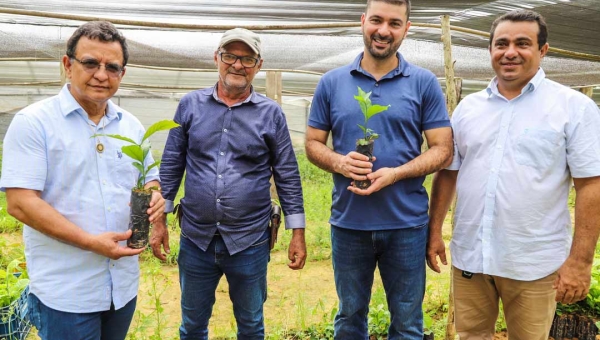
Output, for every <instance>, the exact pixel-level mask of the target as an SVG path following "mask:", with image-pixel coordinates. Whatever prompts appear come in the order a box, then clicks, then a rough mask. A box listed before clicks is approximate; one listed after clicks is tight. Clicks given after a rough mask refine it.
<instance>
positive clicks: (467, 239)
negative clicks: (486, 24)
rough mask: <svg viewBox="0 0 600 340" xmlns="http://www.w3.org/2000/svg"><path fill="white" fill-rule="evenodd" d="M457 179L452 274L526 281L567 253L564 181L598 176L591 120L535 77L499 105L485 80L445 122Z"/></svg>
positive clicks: (580, 101)
mask: <svg viewBox="0 0 600 340" xmlns="http://www.w3.org/2000/svg"><path fill="white" fill-rule="evenodd" d="M452 126H453V129H454V139H455V154H454V160H453V163H452V165H451V166H450V167H449V168H448V169H450V170H459V173H458V181H457V195H458V202H457V206H456V213H455V227H454V232H453V236H452V241H451V244H450V247H451V250H452V262H453V265H454V266H456V267H457V268H459V269H462V270H466V271H470V272H474V273H485V274H489V275H496V276H501V277H507V278H511V279H516V280H523V281H531V280H536V279H539V278H542V277H545V276H547V275H549V274H551V273H553V272H554V271H556V270H557V269H558V268H559V267H560V266H561V265H562V263H563V262H564V261H565V260H566V258H567V256H568V254H569V250H570V246H571V237H572V236H571V218H570V215H569V210H568V207H567V199H568V195H569V189H570V184H571V177H575V178H585V177H593V176H600V110H599V109H598V107H597V106H596V104H595V103H594V102H593V101H592V100H591V99H589V98H588V97H586V96H585V95H583V94H581V93H579V92H577V91H574V90H572V89H569V88H567V87H565V86H562V85H560V84H557V83H555V82H553V81H551V80H548V79H546V78H545V74H544V71H543V70H542V69H539V71H538V72H537V74H536V76H535V77H534V78H533V79H532V80H531V81H530V82H529V83H528V84H527V85H526V86H525V87H524V88H523V90H522V91H521V94H520V95H519V96H518V97H516V98H514V99H512V100H507V99H506V98H504V97H503V96H502V95H501V94H500V93H499V92H498V88H497V80H496V79H494V80H492V81H491V83H490V84H489V86H488V88H487V89H485V90H483V91H481V92H478V93H475V94H472V95H470V96H467V97H466V98H465V99H464V100H463V101H462V102H461V103H460V105H459V106H458V107H457V108H456V110H455V112H454V115H453V117H452Z"/></svg>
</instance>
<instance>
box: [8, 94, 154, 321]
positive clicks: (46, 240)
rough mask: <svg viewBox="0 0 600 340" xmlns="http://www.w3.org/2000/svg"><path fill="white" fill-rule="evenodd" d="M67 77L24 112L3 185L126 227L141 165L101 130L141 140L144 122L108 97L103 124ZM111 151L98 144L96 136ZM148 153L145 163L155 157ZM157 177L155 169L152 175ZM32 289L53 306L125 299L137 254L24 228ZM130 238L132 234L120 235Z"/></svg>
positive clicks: (107, 228)
mask: <svg viewBox="0 0 600 340" xmlns="http://www.w3.org/2000/svg"><path fill="white" fill-rule="evenodd" d="M67 86H68V85H65V86H64V87H63V88H62V90H61V91H60V93H59V94H58V95H57V96H54V97H51V98H48V99H45V100H42V101H40V102H37V103H35V104H33V105H30V106H28V107H26V108H25V109H23V110H22V111H20V112H19V113H17V114H16V115H15V117H14V119H13V121H12V122H11V124H10V126H9V128H8V131H7V133H6V136H5V138H4V150H3V151H4V152H3V160H2V178H1V179H0V187H1V188H2V190H3V191H4V190H5V189H6V188H24V189H30V190H36V191H40V192H41V198H42V199H43V200H44V201H46V202H47V203H48V204H50V205H51V206H52V207H53V208H54V209H56V210H57V211H58V212H59V213H60V214H62V215H63V216H64V217H65V218H67V219H68V220H69V221H71V222H72V223H74V224H75V225H77V226H79V227H80V228H82V229H84V230H85V231H87V232H88V233H91V234H100V233H105V232H125V231H127V227H128V221H129V209H130V208H129V199H130V195H131V188H132V187H133V186H135V184H136V181H137V178H138V176H139V172H138V171H137V170H136V169H135V168H134V167H133V166H132V165H131V163H132V159H131V158H129V157H128V156H127V155H124V154H123V153H122V152H121V146H122V145H124V144H126V143H125V142H122V141H120V140H116V139H111V138H106V137H99V138H98V139H94V138H90V136H92V134H94V133H96V132H97V133H107V134H120V135H124V136H128V137H130V138H132V139H134V140H138V141H140V140H141V139H142V136H143V135H144V127H143V126H142V124H141V123H140V122H139V120H137V119H136V118H135V117H134V116H133V115H132V114H130V113H129V112H127V111H125V110H123V109H121V108H120V107H118V106H117V105H115V104H113V103H112V102H110V101H109V102H108V108H107V112H106V116H105V117H103V118H102V120H101V121H100V122H99V123H98V124H97V125H96V124H94V123H93V122H92V121H91V120H89V119H88V116H87V113H85V111H84V110H83V108H82V107H81V106H80V105H79V104H78V103H77V101H76V100H75V98H73V96H72V95H71V93H70V92H69V90H68V87H67ZM97 142H100V143H102V144H104V147H105V149H104V152H103V153H98V152H96V143H97ZM152 163H153V160H152V159H151V157H150V156H149V157H148V158H147V159H146V164H147V165H149V164H152ZM156 179H158V172H157V171H156V169H153V170H151V171H150V173H149V175H148V177H147V181H151V180H156ZM23 239H24V242H25V256H26V259H27V270H28V273H29V276H30V278H31V283H30V291H31V292H32V293H33V294H35V295H36V296H37V297H38V298H39V299H40V300H41V301H42V302H43V303H44V304H45V305H47V306H48V307H50V308H53V309H56V310H60V311H65V312H70V313H89V312H97V311H105V310H109V309H110V305H111V301H112V302H114V305H115V308H116V309H119V308H121V307H123V306H124V305H125V304H126V303H127V302H129V301H130V300H131V299H133V298H134V297H135V296H136V295H137V289H138V276H139V268H138V258H137V256H133V257H123V258H121V259H119V260H111V259H109V258H106V257H104V256H101V255H98V254H95V253H93V252H90V251H85V250H82V249H80V248H77V247H74V246H72V245H69V244H66V243H63V242H61V241H58V240H56V239H54V238H52V237H49V236H46V235H45V234H43V233H40V232H39V231H37V230H35V229H33V228H31V227H29V226H25V227H24V229H23ZM121 243H122V245H123V246H125V241H123V242H121Z"/></svg>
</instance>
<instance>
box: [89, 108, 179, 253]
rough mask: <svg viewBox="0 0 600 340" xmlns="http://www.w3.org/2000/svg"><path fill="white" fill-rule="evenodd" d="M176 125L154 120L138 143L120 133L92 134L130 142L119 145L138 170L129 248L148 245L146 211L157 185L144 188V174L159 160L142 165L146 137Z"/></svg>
mask: <svg viewBox="0 0 600 340" xmlns="http://www.w3.org/2000/svg"><path fill="white" fill-rule="evenodd" d="M178 126H179V124H177V123H175V122H174V121H172V120H161V121H159V122H156V123H154V124H152V125H151V126H150V127H149V128H148V130H146V133H145V134H144V137H143V138H142V140H141V142H139V143H136V142H135V141H134V140H133V139H131V138H129V137H125V136H121V135H112V134H97V135H94V136H92V137H96V136H106V137H110V138H115V139H120V140H122V141H125V142H128V143H130V145H124V146H123V147H121V151H123V153H124V154H126V155H127V156H129V157H130V158H131V159H133V163H132V164H133V166H134V167H135V168H136V169H138V170H139V172H140V176H139V177H138V181H137V184H136V185H135V186H134V187H133V188H132V189H131V201H130V206H131V213H130V215H129V229H131V231H132V234H131V237H130V238H129V239H128V240H127V246H128V247H130V248H134V249H140V248H144V247H146V246H147V245H148V236H149V234H150V221H149V220H148V214H147V213H146V211H147V210H148V208H149V207H150V199H151V198H152V190H158V187H152V188H144V184H145V183H146V174H148V171H150V170H151V169H152V168H154V167H157V166H158V165H159V164H160V160H158V161H156V162H154V163H152V164H150V165H149V166H148V167H145V166H144V160H145V159H146V156H148V153H150V141H149V140H148V138H149V137H150V136H152V135H153V134H154V133H156V132H158V131H164V130H170V129H172V128H175V127H178Z"/></svg>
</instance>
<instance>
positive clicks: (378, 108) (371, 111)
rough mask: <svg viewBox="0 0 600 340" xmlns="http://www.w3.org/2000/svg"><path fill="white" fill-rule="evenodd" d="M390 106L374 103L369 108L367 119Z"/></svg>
mask: <svg viewBox="0 0 600 340" xmlns="http://www.w3.org/2000/svg"><path fill="white" fill-rule="evenodd" d="M390 106H391V105H388V106H382V105H373V106H371V107H370V108H368V109H367V119H370V118H371V117H373V116H374V115H376V114H378V113H381V112H383V111H385V110H387V109H388V108H389V107H390Z"/></svg>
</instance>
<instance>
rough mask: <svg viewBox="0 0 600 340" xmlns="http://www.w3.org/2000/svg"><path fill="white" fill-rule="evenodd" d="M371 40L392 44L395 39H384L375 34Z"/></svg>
mask: <svg viewBox="0 0 600 340" xmlns="http://www.w3.org/2000/svg"><path fill="white" fill-rule="evenodd" d="M371 39H373V40H380V41H384V42H392V41H393V40H394V39H392V37H382V36H381V35H380V34H379V33H375V34H373V35H372V36H371Z"/></svg>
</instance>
